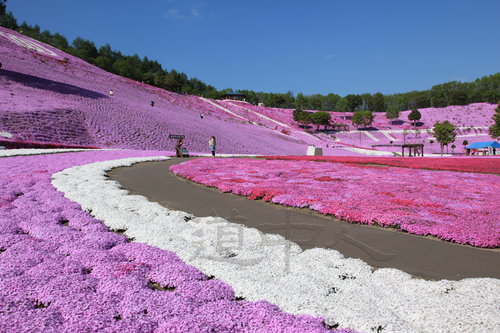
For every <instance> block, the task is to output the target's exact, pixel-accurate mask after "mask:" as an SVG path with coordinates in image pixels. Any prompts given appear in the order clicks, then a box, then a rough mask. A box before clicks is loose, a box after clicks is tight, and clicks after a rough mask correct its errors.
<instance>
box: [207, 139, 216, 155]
mask: <svg viewBox="0 0 500 333" xmlns="http://www.w3.org/2000/svg"><path fill="white" fill-rule="evenodd" d="M215 144H216V142H215V136H211V137H210V139H209V140H208V147H210V151H211V152H212V156H214V157H215Z"/></svg>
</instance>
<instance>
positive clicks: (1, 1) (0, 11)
mask: <svg viewBox="0 0 500 333" xmlns="http://www.w3.org/2000/svg"><path fill="white" fill-rule="evenodd" d="M6 2H7V0H0V16H3V15H5V10H6V8H7V4H6Z"/></svg>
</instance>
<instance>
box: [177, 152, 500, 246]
mask: <svg viewBox="0 0 500 333" xmlns="http://www.w3.org/2000/svg"><path fill="white" fill-rule="evenodd" d="M170 169H171V170H172V171H173V172H175V173H176V174H178V175H179V176H182V177H185V178H187V179H190V180H192V181H195V182H198V183H201V184H204V185H207V186H213V187H216V188H218V189H219V190H221V191H223V192H232V193H234V194H239V195H244V196H247V197H249V198H250V199H254V200H255V199H263V200H266V201H270V202H274V203H279V204H283V205H286V206H294V207H309V208H311V209H313V210H316V211H319V212H321V213H323V214H331V215H334V216H336V217H337V218H339V219H342V220H346V221H348V222H353V223H365V224H378V225H381V226H385V227H393V228H396V229H401V230H404V231H407V232H410V233H412V234H416V235H433V236H437V237H439V238H441V239H443V240H449V241H454V242H457V243H460V244H470V245H473V246H479V247H498V246H499V245H500V213H499V212H498V209H497V206H498V202H499V200H500V187H499V182H498V176H497V175H489V174H473V173H458V172H448V171H430V170H418V169H408V168H394V167H388V166H382V167H374V166H365V165H357V164H352V165H351V164H339V163H317V162H310V161H283V160H274V161H272V160H266V161H263V160H255V159H209V158H204V159H196V160H193V161H189V162H185V163H182V164H178V165H174V166H172V167H171V168H170Z"/></svg>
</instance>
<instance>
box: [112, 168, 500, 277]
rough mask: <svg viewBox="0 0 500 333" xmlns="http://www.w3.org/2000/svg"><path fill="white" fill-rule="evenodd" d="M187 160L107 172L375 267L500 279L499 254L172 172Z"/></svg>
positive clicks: (172, 201) (202, 211)
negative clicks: (285, 203) (215, 185)
mask: <svg viewBox="0 0 500 333" xmlns="http://www.w3.org/2000/svg"><path fill="white" fill-rule="evenodd" d="M184 161H186V159H172V160H169V161H162V162H147V163H140V164H136V165H134V166H131V167H125V168H118V169H114V170H112V171H110V172H109V173H108V175H109V177H110V178H111V179H113V180H116V181H118V182H119V183H120V184H121V185H122V187H123V188H125V189H126V190H128V191H129V192H130V193H132V194H140V195H143V196H145V197H147V198H148V199H149V200H150V201H153V202H158V203H160V204H161V205H163V206H166V207H168V208H170V209H175V210H182V211H185V212H188V213H190V214H193V215H195V216H220V217H224V218H226V219H228V220H229V221H231V222H235V223H240V224H244V225H246V226H250V227H254V228H257V229H259V230H261V231H263V232H265V233H277V234H280V235H282V236H284V237H285V238H287V239H289V240H291V241H293V242H295V243H297V244H298V245H300V246H301V247H302V248H303V249H308V248H315V247H320V248H331V249H335V250H338V251H340V252H341V253H342V254H343V255H344V256H346V257H353V258H360V259H362V260H363V261H365V262H367V263H368V264H370V265H372V266H373V267H377V268H380V267H392V268H397V269H400V270H403V271H405V272H407V273H409V274H412V275H414V276H420V277H423V278H428V279H448V280H459V279H463V278H469V277H493V278H500V269H498V267H500V253H499V251H497V250H491V249H480V248H473V247H470V246H463V245H459V244H455V243H450V242H445V241H442V240H436V239H432V238H428V237H421V236H415V235H411V234H407V233H402V232H399V231H393V230H390V229H385V228H379V227H372V226H367V225H357V224H349V223H344V222H339V221H338V220H336V219H334V218H331V217H326V216H323V215H320V214H317V213H311V212H310V211H308V210H304V209H297V208H290V207H284V206H280V205H276V204H271V203H266V202H262V201H254V200H249V199H247V198H244V197H240V196H236V195H233V194H225V193H221V192H219V191H218V190H214V189H211V188H206V187H204V186H202V185H198V184H195V183H193V182H190V181H187V180H185V179H182V178H180V177H177V176H175V175H174V174H173V173H171V172H169V171H168V168H169V167H170V166H171V165H173V164H178V163H181V162H184Z"/></svg>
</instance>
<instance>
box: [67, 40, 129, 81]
mask: <svg viewBox="0 0 500 333" xmlns="http://www.w3.org/2000/svg"><path fill="white" fill-rule="evenodd" d="M72 47H73V49H70V50H68V51H70V53H72V54H73V55H75V56H77V57H79V58H82V59H83V60H85V61H87V62H90V63H94V59H95V58H97V55H98V52H97V48H96V47H95V44H94V42H91V41H89V40H86V39H83V38H80V37H78V38H76V39H75V40H74V41H73V43H72ZM120 75H121V74H120Z"/></svg>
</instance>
